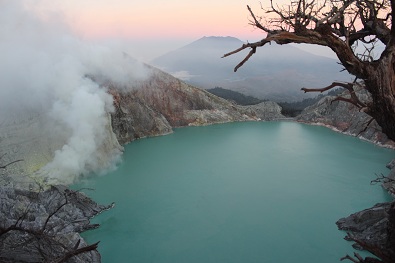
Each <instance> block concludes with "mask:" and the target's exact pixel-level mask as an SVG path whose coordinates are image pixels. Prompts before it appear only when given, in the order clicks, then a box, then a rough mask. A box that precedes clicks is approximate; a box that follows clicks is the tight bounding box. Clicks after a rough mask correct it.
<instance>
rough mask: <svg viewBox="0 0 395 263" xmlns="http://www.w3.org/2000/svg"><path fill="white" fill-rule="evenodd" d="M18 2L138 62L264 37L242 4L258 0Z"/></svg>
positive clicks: (255, 3)
mask: <svg viewBox="0 0 395 263" xmlns="http://www.w3.org/2000/svg"><path fill="white" fill-rule="evenodd" d="M13 2H14V1H13ZM15 2H19V1H15ZM281 2H282V1H279V3H281ZM283 2H284V1H283ZM21 3H22V4H21V5H23V7H24V8H25V9H26V11H27V12H30V13H35V14H37V16H38V17H40V18H41V19H42V20H43V21H44V22H47V23H51V24H52V27H55V28H57V27H59V30H64V28H67V29H68V30H69V31H70V33H71V34H73V35H75V37H77V38H79V39H80V40H82V41H84V42H87V43H92V44H100V45H106V46H108V47H110V48H114V49H117V50H122V51H124V52H126V53H128V54H130V55H131V56H133V57H134V58H136V59H138V60H141V61H143V62H149V61H151V60H152V59H154V58H156V57H158V56H161V55H164V54H166V53H168V52H170V51H173V50H176V49H178V48H181V47H183V46H185V45H188V44H190V43H192V42H193V41H196V40H198V39H200V38H202V37H204V36H207V37H208V36H232V37H235V38H238V39H240V40H241V41H243V42H247V41H248V42H254V41H258V40H260V39H262V38H263V37H264V34H263V32H262V31H261V30H259V29H256V28H254V27H252V26H251V25H249V13H248V11H247V8H246V5H247V4H249V5H250V6H251V7H252V8H253V9H254V10H256V12H260V11H261V10H260V2H259V1H257V0H251V1H250V2H248V3H243V2H242V1H237V0H230V1H229V0H228V1H225V0H217V1H215V2H214V1H208V0H204V1H194V2H189V1H180V0H169V1H166V2H161V1H159V0H147V1H127V0H114V1H111V2H110V1H105V0H95V1H94V0H84V1H83V2H82V1H77V0H69V1H61V0H39V1H33V0H25V1H22V2H21ZM284 3H285V2H284ZM7 4H9V2H8V3H7V1H5V0H0V6H1V5H7ZM302 49H304V50H306V51H309V52H312V53H314V52H315V54H320V55H323V56H331V57H333V54H331V51H330V50H326V51H325V49H322V48H319V47H318V48H317V47H314V48H312V47H311V46H310V47H309V48H304V47H302ZM315 50H318V51H315Z"/></svg>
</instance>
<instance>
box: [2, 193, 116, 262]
mask: <svg viewBox="0 0 395 263" xmlns="http://www.w3.org/2000/svg"><path fill="white" fill-rule="evenodd" d="M0 200H1V203H0V222H1V223H0V261H1V262H3V261H4V262H44V261H45V260H49V259H51V260H53V259H55V258H58V257H60V256H61V255H64V254H65V253H66V252H68V251H69V250H72V249H73V248H74V247H75V246H76V244H77V243H78V247H77V248H81V247H84V246H86V245H87V244H86V243H85V241H84V240H83V239H82V238H81V236H80V235H79V233H80V232H83V231H85V230H87V229H91V228H95V227H97V225H91V224H90V221H89V220H90V218H92V217H93V216H95V215H97V214H99V213H101V212H102V211H104V210H107V209H109V208H110V207H111V206H102V205H98V204H97V203H95V202H94V201H92V200H91V199H90V198H88V197H86V196H85V195H84V194H83V193H80V192H75V191H71V190H69V189H67V188H66V187H64V186H52V187H51V188H50V189H48V190H45V191H40V192H32V191H27V190H16V189H14V188H5V187H2V188H0ZM13 225H14V226H17V227H18V228H19V229H16V230H13V231H9V232H7V233H4V234H1V232H2V231H4V229H7V228H8V227H10V226H13ZM67 262H76V263H77V262H78V263H80V262H81V263H82V262H100V255H99V253H98V252H97V251H96V250H93V251H90V252H86V253H83V254H80V255H78V256H75V257H72V258H71V259H70V260H69V261H67Z"/></svg>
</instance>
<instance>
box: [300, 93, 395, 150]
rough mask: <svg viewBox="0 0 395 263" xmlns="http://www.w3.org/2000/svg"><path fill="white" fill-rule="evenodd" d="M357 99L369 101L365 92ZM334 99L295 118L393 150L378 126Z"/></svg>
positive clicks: (342, 102)
mask: <svg viewBox="0 0 395 263" xmlns="http://www.w3.org/2000/svg"><path fill="white" fill-rule="evenodd" d="M357 95H358V97H359V98H360V100H361V101H363V102H368V101H369V100H370V98H369V95H368V94H367V93H366V92H362V91H360V92H358V93H357ZM335 98H336V97H334V96H326V97H324V98H322V99H321V100H320V101H318V102H317V103H316V104H314V105H312V106H310V107H307V108H306V109H305V110H303V112H302V113H301V114H300V115H299V116H298V117H297V118H296V120H297V121H299V122H304V123H308V124H315V125H323V126H327V127H329V128H332V129H334V130H337V131H340V132H342V133H345V134H349V135H352V136H358V137H360V138H361V139H365V140H368V141H371V142H374V143H376V144H379V145H382V146H386V147H390V148H395V142H393V141H391V140H389V139H388V137H387V136H386V135H385V134H384V133H382V132H381V128H380V126H379V125H378V124H377V123H376V122H375V121H373V122H371V123H370V120H371V117H370V116H369V115H367V114H366V113H364V112H360V111H359V110H358V109H357V108H356V107H355V106H354V105H352V104H350V103H347V102H344V101H334V102H333V100H334V99H335Z"/></svg>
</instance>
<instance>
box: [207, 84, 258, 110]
mask: <svg viewBox="0 0 395 263" xmlns="http://www.w3.org/2000/svg"><path fill="white" fill-rule="evenodd" d="M207 91H208V92H210V93H211V94H214V95H216V96H218V97H221V98H224V99H226V100H230V101H233V102H235V103H237V104H239V105H244V106H246V105H255V104H258V103H261V102H263V101H264V100H260V99H257V98H255V97H252V96H247V95H244V94H242V93H240V92H237V91H233V90H228V89H224V88H221V87H215V88H213V89H208V90H207Z"/></svg>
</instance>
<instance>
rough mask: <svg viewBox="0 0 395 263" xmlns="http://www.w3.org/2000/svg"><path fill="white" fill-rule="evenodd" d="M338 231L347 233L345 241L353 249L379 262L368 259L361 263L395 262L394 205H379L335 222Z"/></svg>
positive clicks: (391, 203)
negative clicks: (364, 251)
mask: <svg viewBox="0 0 395 263" xmlns="http://www.w3.org/2000/svg"><path fill="white" fill-rule="evenodd" d="M336 224H337V226H338V228H339V229H340V230H344V231H347V236H346V238H345V239H346V240H349V241H354V242H355V243H354V245H353V247H354V248H355V249H359V250H363V249H364V250H367V251H369V252H371V253H372V254H373V255H375V256H377V257H378V258H379V259H380V260H378V259H374V258H369V257H367V258H366V259H363V261H361V262H385V263H390V262H395V203H394V202H389V203H380V204H376V205H375V206H373V207H371V208H368V209H365V210H362V211H360V212H357V213H354V214H352V215H350V216H348V217H345V218H341V219H340V220H339V221H337V222H336Z"/></svg>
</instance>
